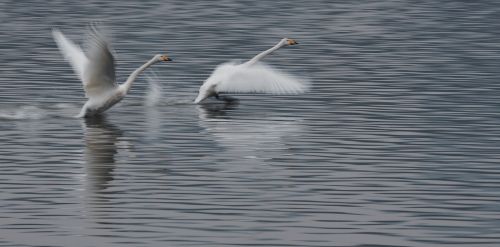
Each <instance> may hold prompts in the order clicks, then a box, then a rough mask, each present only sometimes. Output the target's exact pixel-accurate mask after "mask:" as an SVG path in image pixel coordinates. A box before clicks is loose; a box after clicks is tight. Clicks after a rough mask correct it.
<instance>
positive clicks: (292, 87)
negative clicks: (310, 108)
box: [212, 62, 309, 94]
mask: <svg viewBox="0 0 500 247" xmlns="http://www.w3.org/2000/svg"><path fill="white" fill-rule="evenodd" d="M212 76H214V79H216V80H218V82H217V84H216V86H215V91H216V92H226V93H271V94H298V93H303V92H305V91H307V90H308V88H309V82H308V81H307V80H305V79H302V78H298V77H295V76H292V75H289V74H286V73H285V72H282V71H279V70H277V69H274V68H272V67H270V66H268V65H266V64H264V63H260V62H259V63H255V64H252V65H250V66H247V65H245V64H242V65H235V64H231V63H227V64H223V65H221V66H220V67H219V68H217V70H216V71H215V72H214V74H213V75H212Z"/></svg>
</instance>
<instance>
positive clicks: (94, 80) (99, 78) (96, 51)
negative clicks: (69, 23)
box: [83, 27, 117, 97]
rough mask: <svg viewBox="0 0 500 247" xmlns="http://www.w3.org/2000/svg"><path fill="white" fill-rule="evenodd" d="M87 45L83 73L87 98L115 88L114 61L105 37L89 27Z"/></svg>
mask: <svg viewBox="0 0 500 247" xmlns="http://www.w3.org/2000/svg"><path fill="white" fill-rule="evenodd" d="M88 42H89V44H88V49H89V50H88V53H87V55H88V60H89V62H88V63H87V64H86V66H85V70H84V73H83V87H84V89H85V92H86V93H87V96H88V97H92V96H96V95H99V94H102V93H103V92H106V91H108V90H110V89H113V88H115V87H116V86H117V85H116V77H115V60H114V58H113V54H111V51H110V49H109V44H108V42H107V41H106V39H105V37H104V36H103V35H102V34H101V33H99V32H98V31H97V30H96V29H95V27H91V31H90V35H89V41H88Z"/></svg>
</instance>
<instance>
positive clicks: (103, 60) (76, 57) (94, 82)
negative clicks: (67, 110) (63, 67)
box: [52, 27, 171, 117]
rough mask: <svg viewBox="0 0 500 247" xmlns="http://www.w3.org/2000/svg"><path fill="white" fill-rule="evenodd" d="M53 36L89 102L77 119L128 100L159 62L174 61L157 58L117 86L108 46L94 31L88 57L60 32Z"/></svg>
mask: <svg viewBox="0 0 500 247" xmlns="http://www.w3.org/2000/svg"><path fill="white" fill-rule="evenodd" d="M52 35H53V36H54V39H55V41H56V43H57V46H58V47H59V50H60V51H61V53H62V54H63V55H64V57H65V58H66V59H67V60H68V61H69V62H70V64H71V65H72V67H73V70H74V71H75V73H76V74H77V75H78V77H79V78H80V80H81V81H82V83H83V89H84V90H85V95H86V96H87V98H88V101H87V102H86V103H85V105H83V107H82V109H81V111H80V114H78V116H77V117H90V116H94V115H98V114H100V113H102V112H104V111H106V110H107V109H109V108H110V107H111V106H113V105H115V104H116V103H118V102H120V101H121V100H122V99H123V97H125V95H126V94H127V93H128V91H129V90H130V87H131V86H132V83H133V82H134V81H135V79H136V78H137V76H139V74H140V73H141V72H142V71H144V70H145V69H146V68H148V67H149V66H151V65H153V64H155V63H157V62H160V61H171V59H170V58H168V57H167V56H166V55H156V56H154V57H153V58H152V59H151V60H149V61H148V62H146V63H145V64H143V65H142V66H141V67H139V68H137V69H136V70H135V71H134V72H132V74H130V76H129V77H128V79H127V81H126V82H125V83H123V84H121V85H118V84H116V81H115V80H116V77H115V64H114V58H113V55H112V54H111V51H110V48H109V44H108V42H107V41H106V39H105V38H104V36H103V35H102V34H101V33H100V32H98V31H97V30H96V28H95V27H92V28H91V31H90V35H89V36H90V37H89V46H88V51H87V55H85V53H84V52H83V51H82V49H81V48H80V47H79V46H78V45H75V44H74V43H73V42H71V41H70V40H68V39H67V38H66V37H65V36H64V35H63V34H62V33H61V32H60V31H59V30H57V29H53V30H52Z"/></svg>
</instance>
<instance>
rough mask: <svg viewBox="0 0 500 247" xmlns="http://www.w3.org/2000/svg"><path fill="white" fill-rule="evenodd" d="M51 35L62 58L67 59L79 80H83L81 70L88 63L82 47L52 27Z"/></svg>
mask: <svg viewBox="0 0 500 247" xmlns="http://www.w3.org/2000/svg"><path fill="white" fill-rule="evenodd" d="M52 36H53V37H54V40H55V41H56V43H57V46H58V47H59V50H60V51H61V53H62V54H63V55H64V58H66V60H68V61H69V63H70V64H71V66H72V67H73V70H74V71H75V73H76V74H77V75H78V78H80V80H81V81H83V72H84V70H85V66H86V65H87V63H88V59H87V57H86V56H85V53H83V51H82V49H81V48H80V47H79V46H78V45H76V44H74V43H73V42H71V41H70V40H69V39H67V38H66V37H65V36H64V35H63V34H62V33H61V32H60V31H59V30H57V29H53V30H52Z"/></svg>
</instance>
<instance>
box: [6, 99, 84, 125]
mask: <svg viewBox="0 0 500 247" xmlns="http://www.w3.org/2000/svg"><path fill="white" fill-rule="evenodd" d="M78 111H79V106H77V105H75V104H69V103H58V104H44V105H2V106H0V120H13V121H15V120H39V119H44V118H72V117H74V116H75V115H76V114H78Z"/></svg>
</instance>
